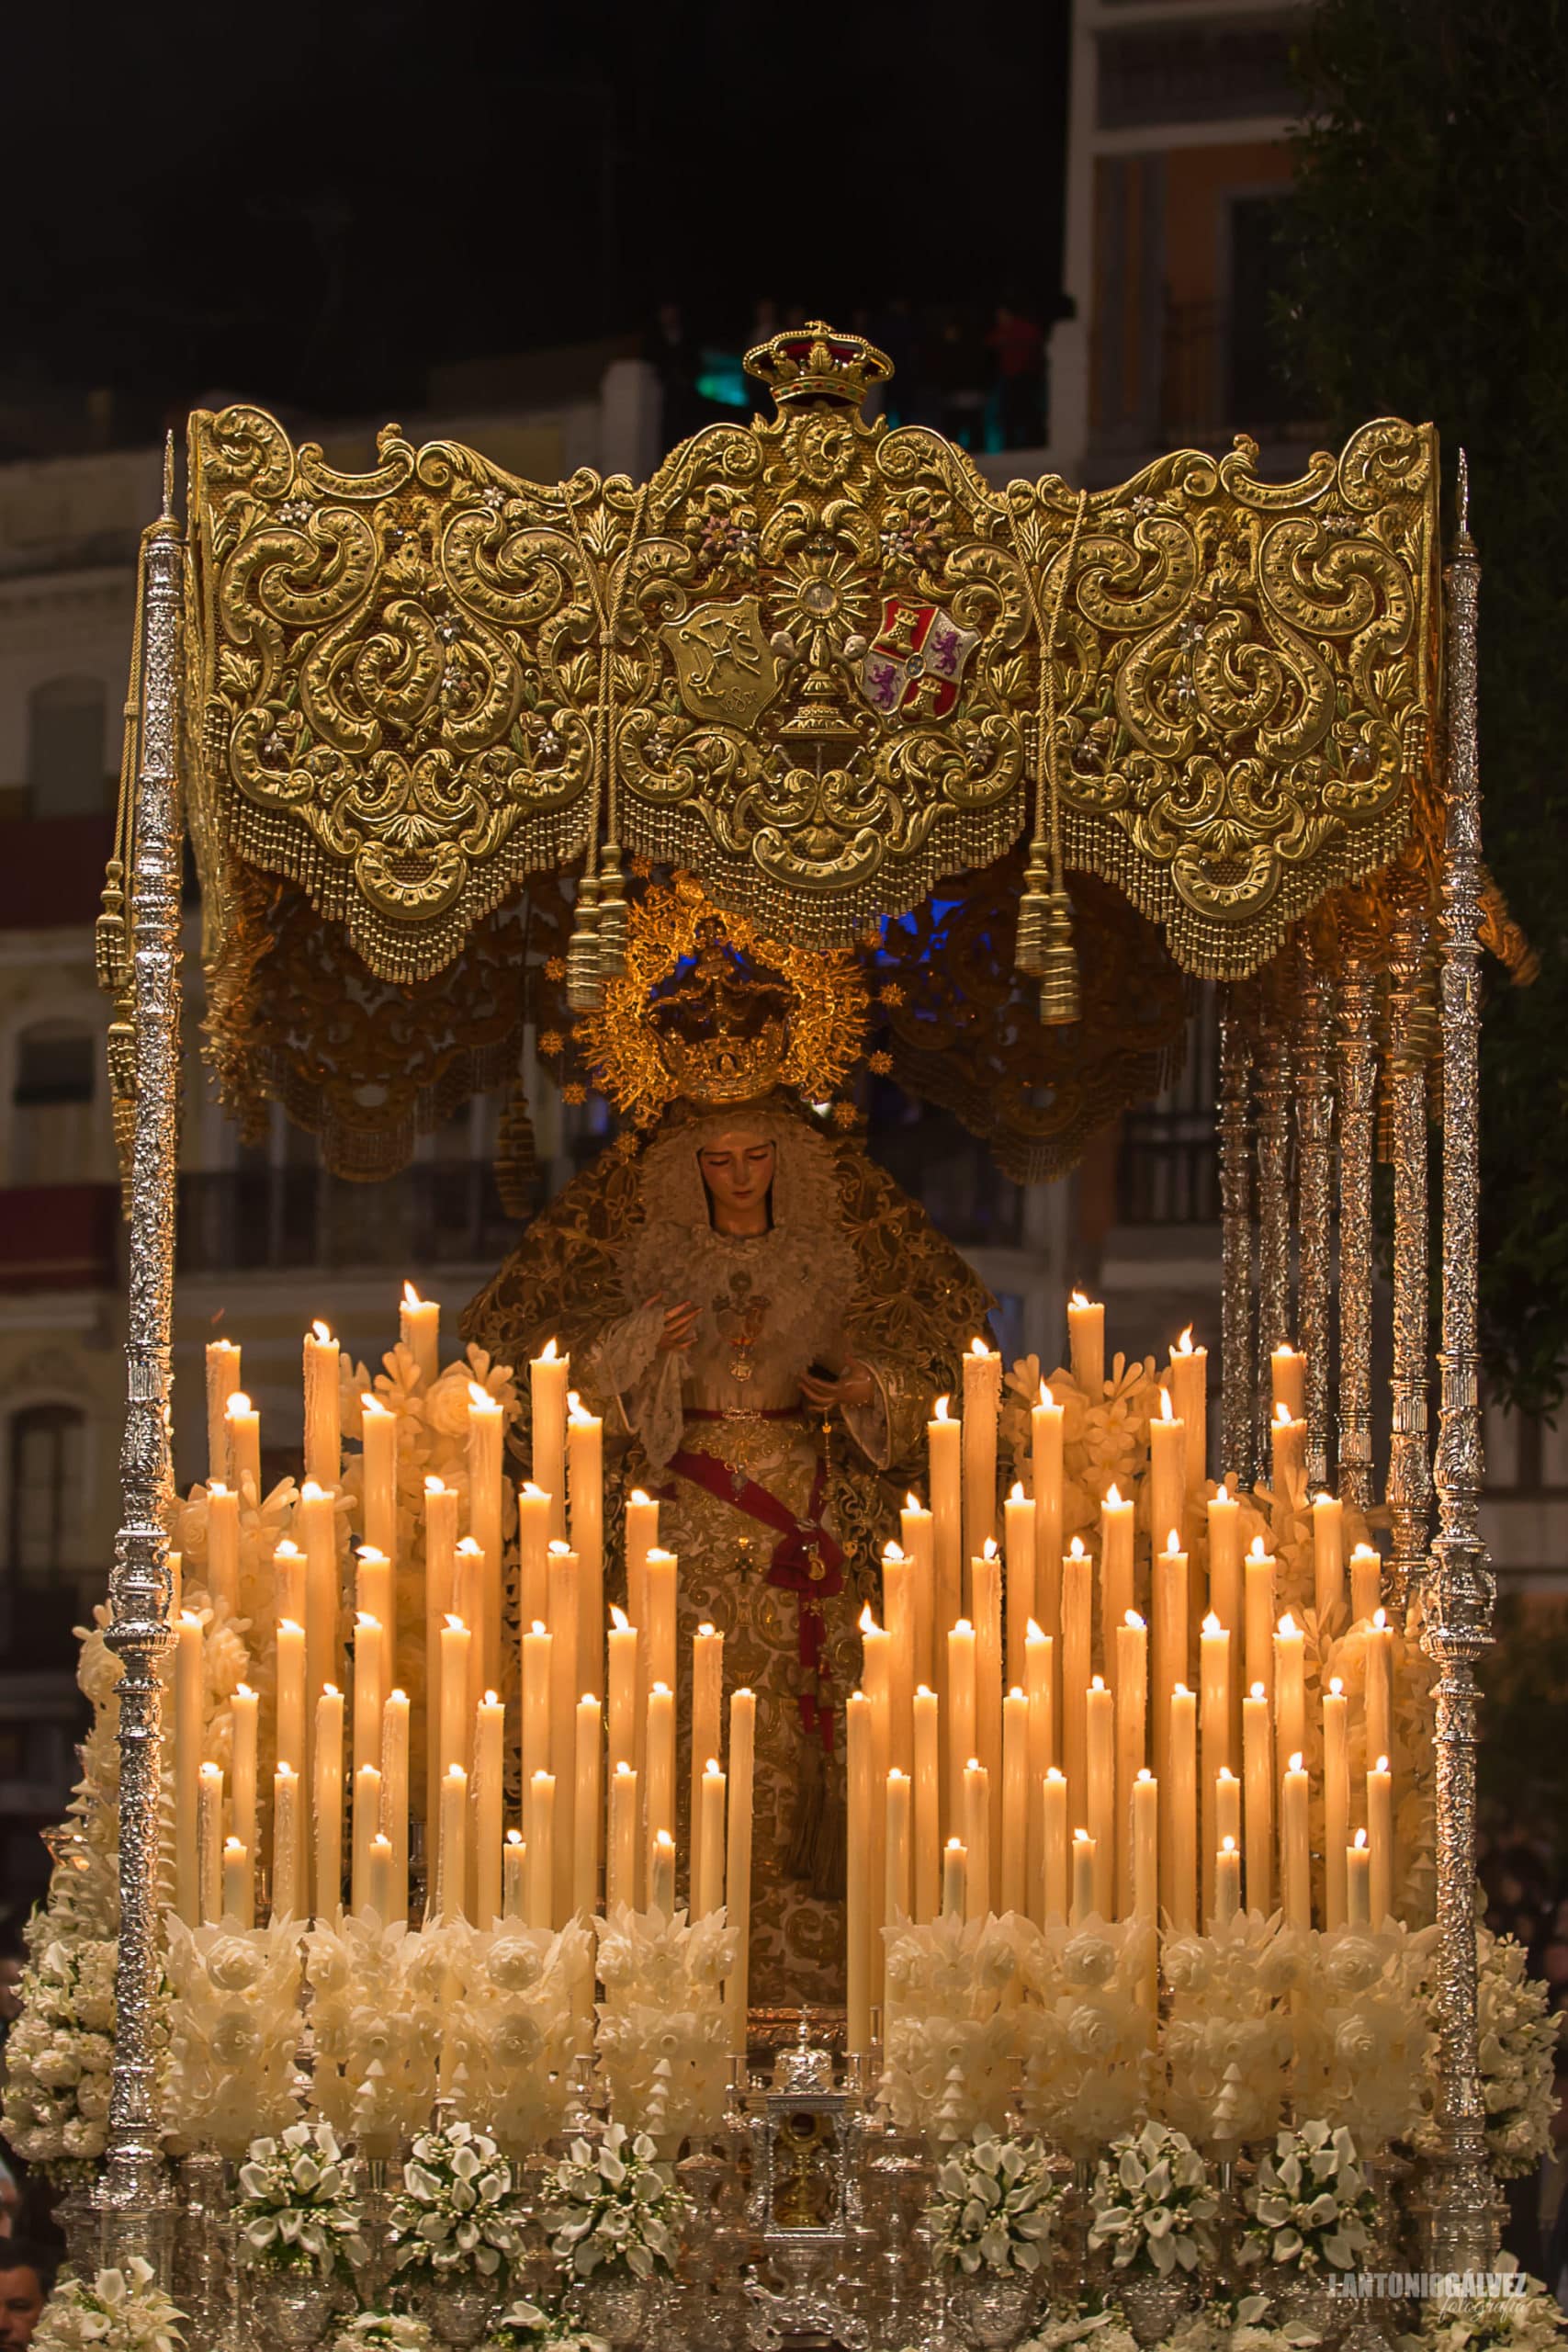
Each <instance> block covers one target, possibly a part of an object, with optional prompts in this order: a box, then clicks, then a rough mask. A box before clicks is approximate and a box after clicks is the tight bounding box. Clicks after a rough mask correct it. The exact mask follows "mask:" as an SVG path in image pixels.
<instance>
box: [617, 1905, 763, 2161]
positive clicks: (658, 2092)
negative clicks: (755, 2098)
mask: <svg viewBox="0 0 1568 2352" xmlns="http://www.w3.org/2000/svg"><path fill="white" fill-rule="evenodd" d="M596 1925H597V1928H598V1935H599V1961H598V1973H599V1979H600V1982H601V1983H602V1985H604V2000H603V2001H602V2002H601V2003H600V2004H599V2034H598V2068H599V2074H600V2077H601V2079H602V2081H603V2082H604V2086H605V2089H606V2091H607V2093H608V2096H609V2104H610V2109H611V2111H612V2113H615V2114H621V2115H635V2116H636V2117H637V2119H638V2120H639V2122H640V2123H641V2125H642V2126H643V2128H644V2129H645V2130H646V2131H650V2132H654V2133H657V2134H659V2135H660V2136H665V2135H669V2136H671V2137H674V2138H681V2137H683V2136H684V2135H685V2134H686V2133H687V2132H691V2131H713V2130H715V2129H716V2127H717V2125H718V2123H719V2121H720V2120H721V2118H722V2116H723V2114H724V2108H725V2100H726V2097H727V2095H728V2083H729V2038H728V2029H727V2026H726V2023H725V2017H724V1980H725V1977H726V1976H727V1975H728V1973H729V1971H730V1969H731V1968H732V1967H733V1966H734V1964H735V1951H736V1939H735V1933H734V1930H733V1929H732V1928H730V1927H729V1926H728V1923H727V1921H726V1919H725V1916H724V1914H723V1912H722V1911H715V1912H710V1913H709V1914H708V1916H707V1917H705V1918H701V1919H692V1920H689V1919H688V1918H687V1917H686V1914H685V1912H684V1911H676V1912H674V1913H672V1914H671V1915H670V1916H668V1917H667V1916H666V1915H665V1914H664V1913H663V1912H661V1911H653V1910H649V1911H630V1910H628V1909H627V1908H626V1905H624V1904H623V1905H616V1907H615V1910H614V1912H612V1913H611V1915H610V1917H608V1918H605V1919H601V1920H599V1921H597V1922H596Z"/></svg>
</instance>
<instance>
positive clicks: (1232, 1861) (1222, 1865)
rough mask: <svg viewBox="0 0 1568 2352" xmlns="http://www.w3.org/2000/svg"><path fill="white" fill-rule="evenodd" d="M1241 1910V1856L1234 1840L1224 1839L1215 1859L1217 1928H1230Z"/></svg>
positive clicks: (1214, 1911) (1214, 1920) (1215, 1921)
mask: <svg viewBox="0 0 1568 2352" xmlns="http://www.w3.org/2000/svg"><path fill="white" fill-rule="evenodd" d="M1240 1909H1241V1856H1240V1855H1239V1854H1238V1853H1237V1851H1236V1843H1235V1838H1222V1839H1221V1840H1220V1845H1219V1850H1218V1852H1217V1853H1216V1855H1215V1857H1214V1909H1213V1924H1214V1926H1215V1927H1216V1928H1228V1927H1229V1925H1230V1923H1231V1921H1232V1920H1233V1919H1234V1918H1235V1915H1236V1913H1237V1912H1238V1911H1239V1910H1240Z"/></svg>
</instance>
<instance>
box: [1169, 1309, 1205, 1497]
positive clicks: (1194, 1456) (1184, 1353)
mask: <svg viewBox="0 0 1568 2352" xmlns="http://www.w3.org/2000/svg"><path fill="white" fill-rule="evenodd" d="M1170 1401H1171V1403H1172V1404H1173V1405H1174V1406H1175V1408H1176V1417H1177V1419H1178V1420H1179V1421H1181V1422H1183V1423H1184V1424H1185V1427H1186V1430H1187V1445H1186V1462H1187V1491H1188V1493H1189V1494H1190V1495H1194V1496H1198V1495H1201V1493H1202V1491H1203V1482H1204V1479H1205V1477H1206V1476H1207V1474H1208V1461H1209V1351H1208V1349H1207V1348H1195V1347H1194V1346H1193V1344H1192V1326H1191V1324H1190V1323H1189V1325H1188V1326H1187V1329H1186V1330H1185V1331H1183V1333H1182V1334H1181V1337H1180V1339H1179V1340H1177V1342H1176V1345H1175V1346H1174V1347H1173V1348H1172V1349H1171V1351H1170Z"/></svg>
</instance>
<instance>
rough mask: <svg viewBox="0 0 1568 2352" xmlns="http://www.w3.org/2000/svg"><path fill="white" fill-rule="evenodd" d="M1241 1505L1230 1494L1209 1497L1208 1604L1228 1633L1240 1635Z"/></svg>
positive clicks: (1241, 1622)
mask: <svg viewBox="0 0 1568 2352" xmlns="http://www.w3.org/2000/svg"><path fill="white" fill-rule="evenodd" d="M1241 1593H1242V1577H1241V1505H1240V1504H1239V1503H1238V1502H1237V1500H1236V1498H1235V1496H1234V1495H1233V1494H1229V1493H1225V1494H1218V1495H1211V1496H1210V1498H1209V1606H1210V1608H1211V1609H1212V1610H1213V1612H1214V1614H1215V1616H1216V1617H1217V1618H1218V1619H1219V1621H1220V1623H1221V1624H1222V1625H1223V1626H1224V1629H1225V1631H1226V1633H1227V1634H1236V1635H1238V1636H1239V1635H1240V1634H1241V1631H1242V1627H1243V1623H1244V1622H1245V1621H1244V1618H1243V1613H1242V1599H1241Z"/></svg>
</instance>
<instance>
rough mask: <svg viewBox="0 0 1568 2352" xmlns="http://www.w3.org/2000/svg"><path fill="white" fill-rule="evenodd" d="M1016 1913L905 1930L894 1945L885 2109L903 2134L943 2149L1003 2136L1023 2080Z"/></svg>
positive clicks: (1028, 1930)
mask: <svg viewBox="0 0 1568 2352" xmlns="http://www.w3.org/2000/svg"><path fill="white" fill-rule="evenodd" d="M1037 1934H1038V1930H1037V1929H1036V1928H1032V1927H1031V1925H1030V1923H1029V1921H1028V1920H1027V1919H1020V1918H1018V1917H1015V1916H1014V1915H1013V1914H1012V1913H1008V1914H1006V1915H1005V1916H1004V1917H1001V1918H998V1917H996V1916H995V1915H994V1914H992V1915H990V1916H988V1917H986V1918H983V1919H960V1918H957V1917H952V1916H948V1917H942V1918H938V1919H933V1920H931V1922H930V1923H929V1925H925V1926H916V1925H914V1924H911V1923H905V1924H904V1925H902V1926H901V1927H899V1928H897V1929H896V1930H894V1931H892V1932H890V1933H889V1935H888V1937H887V2012H888V2024H887V2051H886V2064H885V2066H884V2069H883V2076H882V2102H883V2105H884V2106H885V2107H886V2109H887V2111H888V2113H889V2114H890V2115H891V2116H892V2117H893V2120H895V2122H896V2123H897V2125H898V2127H899V2129H900V2130H901V2131H925V2132H927V2133H929V2134H930V2135H931V2137H932V2138H933V2139H936V2140H941V2141H959V2140H965V2139H967V2138H968V2137H969V2135H970V2133H971V2132H975V2131H987V2130H988V2131H993V2132H995V2131H1001V2130H1002V2129H1003V2128H1004V2125H1005V2122H1006V2118H1007V2112H1008V2107H1009V2102H1010V2098H1011V2095H1012V2087H1013V2083H1014V2080H1015V2078H1016V2075H1017V2073H1018V2030H1019V2015H1020V2012H1019V2010H1018V2008H1017V2007H1016V2004H1015V2001H1014V1997H1013V1996H1016V1994H1017V1992H1018V1989H1019V1986H1020V1984H1021V1981H1022V1970H1023V1955H1024V1951H1025V1947H1026V1944H1027V1941H1028V1939H1030V1938H1032V1937H1035V1936H1037Z"/></svg>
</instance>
